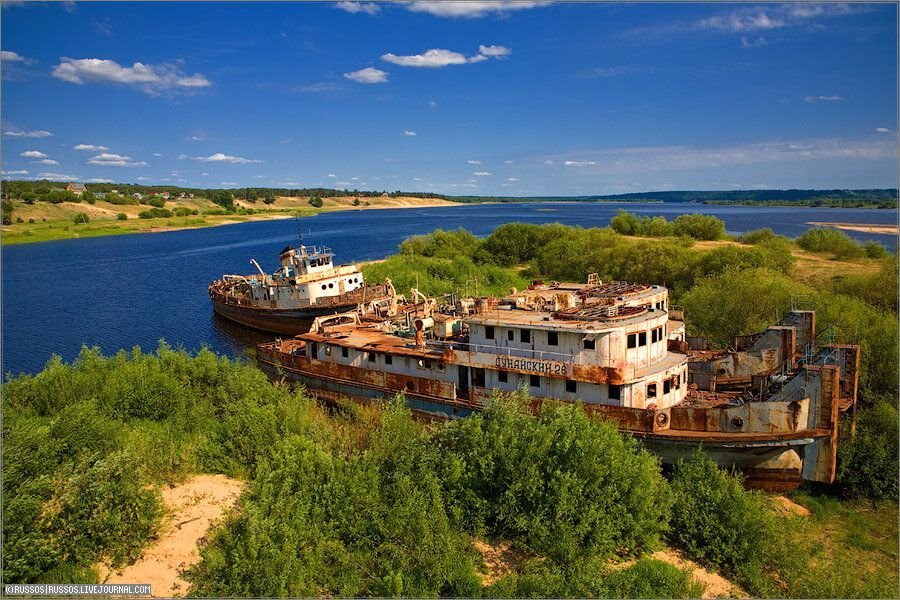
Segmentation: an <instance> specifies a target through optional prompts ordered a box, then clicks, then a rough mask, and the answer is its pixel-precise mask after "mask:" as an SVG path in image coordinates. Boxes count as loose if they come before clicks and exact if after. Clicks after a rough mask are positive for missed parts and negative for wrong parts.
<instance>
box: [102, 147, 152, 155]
mask: <svg viewBox="0 0 900 600" xmlns="http://www.w3.org/2000/svg"><path fill="white" fill-rule="evenodd" d="M104 150H107V148H104ZM153 156H162V154H160V153H159V152H154V153H153Z"/></svg>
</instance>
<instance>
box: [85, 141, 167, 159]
mask: <svg viewBox="0 0 900 600" xmlns="http://www.w3.org/2000/svg"><path fill="white" fill-rule="evenodd" d="M73 150H88V151H90V152H103V151H104V150H109V148H107V147H106V146H95V145H94V144H78V145H77V146H75V147H74V148H73ZM154 156H159V155H158V154H155V155H154Z"/></svg>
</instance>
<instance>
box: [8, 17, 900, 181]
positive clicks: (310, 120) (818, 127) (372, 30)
mask: <svg viewBox="0 0 900 600" xmlns="http://www.w3.org/2000/svg"><path fill="white" fill-rule="evenodd" d="M2 50H3V56H2V58H3V60H2V71H3V80H2V92H3V103H2V115H0V116H2V131H3V137H2V161H3V165H2V169H3V176H4V177H5V178H35V177H37V178H40V177H49V178H52V179H59V180H70V179H72V180H82V181H101V180H112V181H116V182H138V183H147V184H172V185H186V186H197V187H241V186H259V187H264V186H277V187H286V186H287V187H301V186H327V187H338V188H348V189H354V188H358V189H373V190H397V189H400V190H404V191H431V192H438V193H446V194H451V195H496V194H501V195H577V194H609V193H625V192H632V191H647V190H667V189H720V190H728V189H738V188H743V189H752V188H787V187H797V188H832V187H837V188H844V187H852V188H868V187H895V186H896V185H897V179H898V166H897V133H896V132H897V92H896V90H897V6H896V4H855V3H854V4H809V3H804V4H698V3H691V4H592V3H581V4H566V3H552V2H518V3H509V2H464V3H459V2H444V3H438V2H430V3H424V2H396V3H377V4H376V3H360V2H322V3H277V2H275V3H266V4H249V3H247V4H244V3H215V2H201V3H183V4H182V3H169V2H167V3H156V4H154V3H111V2H97V3H90V2H78V3H71V2H70V3H29V2H4V3H3V12H2Z"/></svg>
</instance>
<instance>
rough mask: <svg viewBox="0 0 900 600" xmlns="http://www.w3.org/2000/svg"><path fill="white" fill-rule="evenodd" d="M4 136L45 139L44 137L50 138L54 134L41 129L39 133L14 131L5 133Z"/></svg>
mask: <svg viewBox="0 0 900 600" xmlns="http://www.w3.org/2000/svg"><path fill="white" fill-rule="evenodd" d="M3 135H5V136H6V137H20V138H44V137H50V136H51V135H53V134H52V133H50V132H49V131H45V130H43V129H41V130H39V131H21V130H18V129H15V130H12V131H4V132H3Z"/></svg>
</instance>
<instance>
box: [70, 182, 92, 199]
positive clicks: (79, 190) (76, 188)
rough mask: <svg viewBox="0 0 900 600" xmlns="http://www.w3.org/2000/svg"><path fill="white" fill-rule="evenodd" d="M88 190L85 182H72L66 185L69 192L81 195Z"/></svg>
mask: <svg viewBox="0 0 900 600" xmlns="http://www.w3.org/2000/svg"><path fill="white" fill-rule="evenodd" d="M86 190H87V188H86V187H84V184H83V183H70V184H69V185H67V186H66V191H67V192H73V193H75V194H77V195H79V196H80V195H82V194H83V193H84V192H85V191H86Z"/></svg>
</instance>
